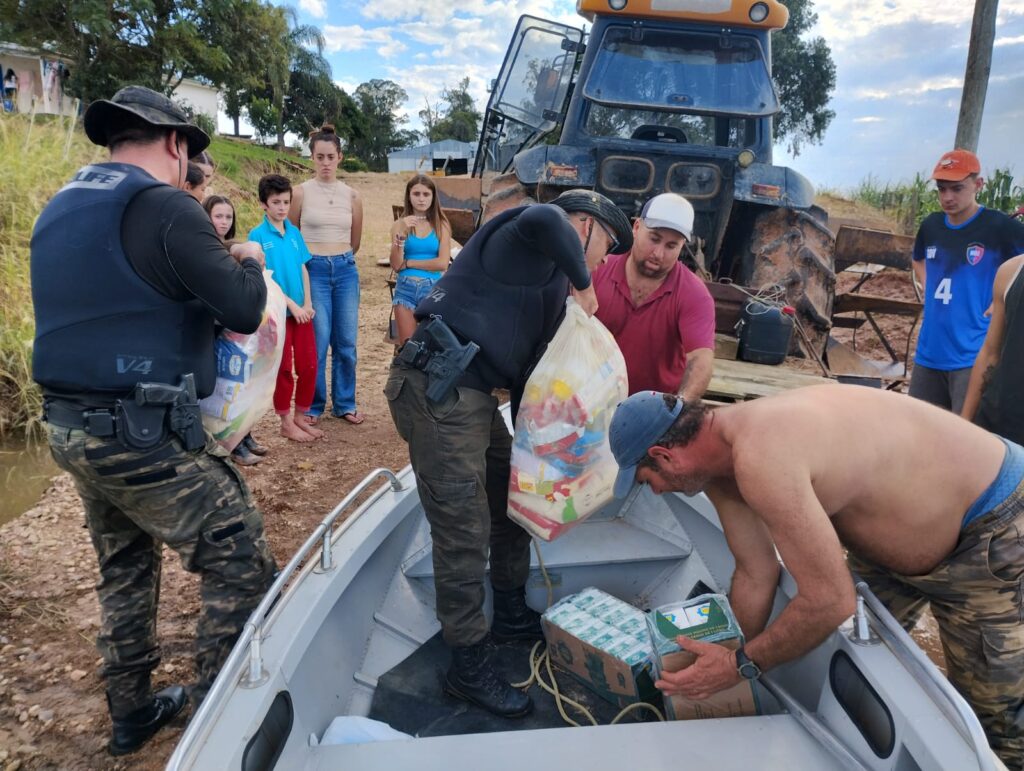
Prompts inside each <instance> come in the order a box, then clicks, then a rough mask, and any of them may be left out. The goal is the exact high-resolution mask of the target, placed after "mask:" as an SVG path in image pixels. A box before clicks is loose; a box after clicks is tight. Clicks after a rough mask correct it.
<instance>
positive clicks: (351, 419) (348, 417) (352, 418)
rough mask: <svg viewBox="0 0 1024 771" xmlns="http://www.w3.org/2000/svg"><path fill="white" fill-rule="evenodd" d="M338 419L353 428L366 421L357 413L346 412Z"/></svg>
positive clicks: (364, 417)
mask: <svg viewBox="0 0 1024 771" xmlns="http://www.w3.org/2000/svg"><path fill="white" fill-rule="evenodd" d="M340 417H341V419H342V420H344V421H345V422H346V423H351V424H352V425H353V426H358V425H359V424H360V423H362V422H363V421H364V420H366V416H364V415H360V414H359V413H358V412H346V413H345V414H344V415H341V416H340Z"/></svg>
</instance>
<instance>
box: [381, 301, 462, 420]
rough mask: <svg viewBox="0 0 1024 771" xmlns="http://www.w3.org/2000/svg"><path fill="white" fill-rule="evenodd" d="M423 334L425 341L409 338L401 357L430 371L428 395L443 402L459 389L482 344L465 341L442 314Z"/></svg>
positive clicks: (417, 367)
mask: <svg viewBox="0 0 1024 771" xmlns="http://www.w3.org/2000/svg"><path fill="white" fill-rule="evenodd" d="M422 333H423V334H424V335H425V336H426V339H425V340H424V341H423V342H419V341H415V340H409V341H407V342H406V343H405V345H404V346H402V350H401V352H400V353H399V355H398V358H399V360H400V361H402V362H404V363H406V364H408V365H409V366H411V367H415V368H416V369H420V370H423V371H424V372H425V373H426V374H427V398H428V399H429V400H430V401H432V402H433V403H434V404H440V403H441V402H443V401H444V400H445V399H446V398H447V396H448V394H450V393H451V391H452V389H453V388H455V386H456V384H457V383H458V381H459V378H460V377H462V375H463V373H465V371H466V367H468V366H469V363H470V362H471V361H472V360H473V357H474V356H476V354H477V352H478V351H479V350H480V346H479V345H477V344H476V343H474V342H473V341H472V340H470V341H469V342H468V343H466V344H463V343H461V342H460V341H459V338H458V337H456V336H455V333H454V332H452V330H451V328H450V327H449V326H448V325H447V324H445V323H444V321H442V320H441V318H440V317H438V316H432V317H431V319H430V321H428V322H427V323H426V324H424V325H423V327H422Z"/></svg>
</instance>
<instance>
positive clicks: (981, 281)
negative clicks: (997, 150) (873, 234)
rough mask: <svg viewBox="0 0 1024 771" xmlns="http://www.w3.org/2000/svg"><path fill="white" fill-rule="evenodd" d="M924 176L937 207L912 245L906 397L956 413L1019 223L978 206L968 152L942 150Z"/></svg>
mask: <svg viewBox="0 0 1024 771" xmlns="http://www.w3.org/2000/svg"><path fill="white" fill-rule="evenodd" d="M932 179H934V180H935V185H936V187H938V189H939V204H940V205H941V206H942V212H941V213H940V212H935V213H934V214H930V215H929V216H927V217H926V218H925V219H924V221H923V222H922V223H921V227H920V229H919V230H918V232H917V240H916V241H915V243H914V275H915V276H916V278H917V280H918V282H919V283H920V284H921V286H922V287H924V321H923V322H922V323H921V334H920V336H919V337H918V340H917V352H916V354H915V355H914V374H913V375H912V376H911V379H910V395H911V396H916V397H917V398H918V399H923V400H924V401H926V402H931V403H932V404H935V405H937V406H939V407H943V408H945V409H947V410H952V411H953V412H956V413H959V412H960V411H961V409H962V407H963V403H964V397H965V395H966V393H967V384H968V381H969V380H970V377H971V367H972V366H973V364H974V359H975V357H977V355H978V351H979V350H980V349H981V344H982V342H984V340H985V333H986V332H987V330H988V323H989V320H988V316H987V315H986V311H987V310H988V308H989V306H990V305H991V304H992V283H993V280H994V279H995V275H996V271H997V270H998V269H999V266H1000V265H1002V264H1003V263H1004V262H1006V261H1007V260H1008V259H1010V258H1011V257H1013V256H1014V255H1017V254H1020V253H1021V252H1024V224H1021V223H1019V222H1015V221H1014V220H1012V219H1010V218H1009V217H1007V216H1006V215H1005V214H1003V213H1001V212H998V211H994V210H992V209H986V208H985V207H984V206H982V205H981V204H979V203H978V198H977V196H978V193H979V192H981V188H982V187H983V185H984V184H985V181H984V180H983V179H982V178H981V164H980V163H979V162H978V158H977V156H975V155H974V153H971V152H968V151H967V150H953V151H951V152H948V153H946V154H945V155H943V156H942V158H940V159H939V162H938V164H937V165H936V166H935V171H934V172H933V173H932Z"/></svg>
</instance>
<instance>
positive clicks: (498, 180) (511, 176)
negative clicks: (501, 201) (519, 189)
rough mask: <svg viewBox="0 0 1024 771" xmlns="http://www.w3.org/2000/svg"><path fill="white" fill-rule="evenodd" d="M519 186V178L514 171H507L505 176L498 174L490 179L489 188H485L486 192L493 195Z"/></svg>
mask: <svg viewBox="0 0 1024 771" xmlns="http://www.w3.org/2000/svg"><path fill="white" fill-rule="evenodd" d="M520 184H521V183H520V182H519V177H517V176H516V173H515V172H514V171H509V172H506V173H505V174H498V175H497V176H496V177H493V178H492V179H491V186H490V187H489V188H487V192H488V193H489V194H490V195H494V194H495V193H498V192H500V191H502V190H505V189H506V188H509V187H516V186H517V185H520Z"/></svg>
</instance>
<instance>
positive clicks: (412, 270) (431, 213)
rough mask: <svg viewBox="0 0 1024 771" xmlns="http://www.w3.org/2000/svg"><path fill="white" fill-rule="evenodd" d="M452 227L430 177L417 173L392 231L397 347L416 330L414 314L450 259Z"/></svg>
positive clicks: (408, 186)
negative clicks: (396, 276) (395, 278)
mask: <svg viewBox="0 0 1024 771" xmlns="http://www.w3.org/2000/svg"><path fill="white" fill-rule="evenodd" d="M451 241H452V228H451V225H450V224H449V222H448V218H447V217H445V216H444V212H442V211H441V204H440V202H439V201H438V199H437V188H436V187H435V185H434V181H433V180H432V179H431V178H430V177H426V176H424V175H422V174H417V175H416V176H414V177H412V179H410V180H409V182H408V183H407V184H406V186H405V208H404V210H403V212H402V216H401V217H399V218H398V219H397V220H396V221H395V224H394V226H393V227H392V228H391V267H392V268H393V269H394V270H395V272H396V273H397V274H398V278H397V281H396V283H395V298H394V301H393V303H392V304H393V305H394V307H395V324H396V326H397V328H398V329H397V334H396V337H397V340H398V344H399V345H402V344H403V343H404V342H405V341H406V340H408V339H409V338H410V337H412V333H413V332H414V331H415V330H416V318H415V317H414V316H413V311H415V310H416V306H417V305H418V304H419V303H420V301H421V300H422V299H423V298H424V297H426V296H427V295H428V294H430V290H431V289H432V288H433V286H434V284H435V283H436V282H437V280H438V279H439V278H441V275H442V274H443V273H444V271H445V270H446V269H447V268H448V263H449V261H450V260H451Z"/></svg>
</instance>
